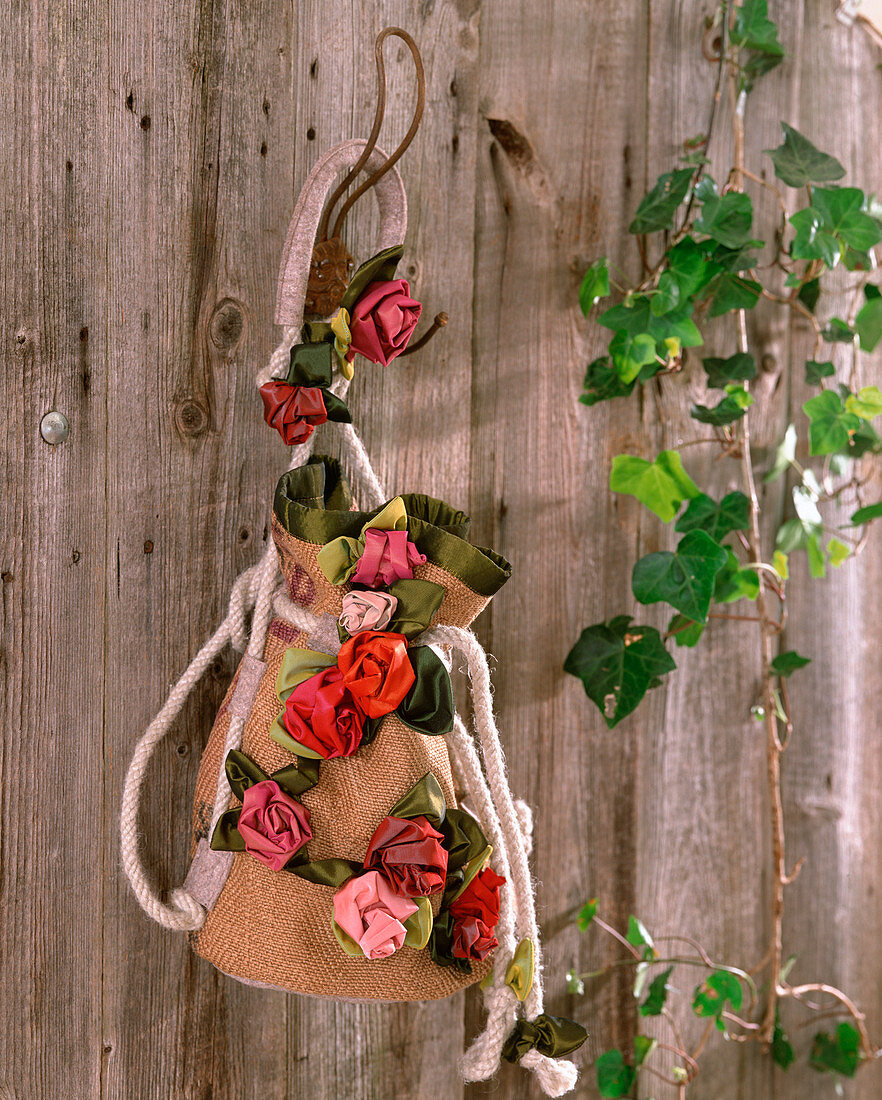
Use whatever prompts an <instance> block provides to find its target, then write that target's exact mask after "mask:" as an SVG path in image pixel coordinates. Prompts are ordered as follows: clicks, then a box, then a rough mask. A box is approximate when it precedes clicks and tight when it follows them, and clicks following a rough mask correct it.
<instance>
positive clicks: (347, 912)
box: [334, 871, 417, 959]
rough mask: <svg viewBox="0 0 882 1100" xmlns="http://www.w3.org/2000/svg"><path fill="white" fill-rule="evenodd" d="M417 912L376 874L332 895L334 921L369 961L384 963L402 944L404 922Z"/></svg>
mask: <svg viewBox="0 0 882 1100" xmlns="http://www.w3.org/2000/svg"><path fill="white" fill-rule="evenodd" d="M416 911H417V906H416V905H415V904H414V902H412V901H409V900H408V899H407V898H403V897H401V895H400V894H396V893H395V891H394V890H393V889H392V887H391V886H390V885H389V883H388V882H387V881H386V880H385V879H384V878H383V876H382V875H381V874H380V873H379V872H378V871H367V872H366V873H365V874H363V875H359V876H358V877H357V878H351V879H350V880H349V881H348V882H345V883H344V884H343V885H342V886H341V887H340V889H339V890H338V891H337V893H336V894H335V895H334V920H335V921H336V922H337V924H338V925H339V926H340V927H341V928H342V929H343V931H344V932H345V933H346V934H347V935H349V936H351V937H352V938H353V939H354V940H355V942H356V943H357V944H358V946H359V947H360V948H361V949H362V951H364V953H365V955H367V957H368V958H369V959H385V958H388V956H389V955H391V954H392V953H393V952H395V951H397V950H398V948H399V947H401V945H402V944H403V943H404V937H405V936H406V935H407V930H406V929H405V927H404V923H403V922H404V921H406V920H407V918H408V917H410V916H411V915H412V914H414V913H415V912H416Z"/></svg>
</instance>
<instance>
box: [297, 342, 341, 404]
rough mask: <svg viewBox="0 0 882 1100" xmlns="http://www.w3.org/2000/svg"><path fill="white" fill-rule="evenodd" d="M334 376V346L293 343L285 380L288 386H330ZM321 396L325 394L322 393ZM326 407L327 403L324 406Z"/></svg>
mask: <svg viewBox="0 0 882 1100" xmlns="http://www.w3.org/2000/svg"><path fill="white" fill-rule="evenodd" d="M333 377H334V348H333V345H332V344H327V343H324V342H322V343H317V344H316V343H309V344H295V345H294V347H293V348H291V362H290V366H289V367H288V375H287V378H286V381H287V383H288V385H289V386H319V387H321V388H322V389H325V388H326V387H327V386H330V384H331V381H332V379H333ZM322 396H325V395H324V394H323V395H322ZM325 408H327V405H326V406H325Z"/></svg>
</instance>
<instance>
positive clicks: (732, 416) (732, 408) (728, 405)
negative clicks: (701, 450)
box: [689, 394, 753, 428]
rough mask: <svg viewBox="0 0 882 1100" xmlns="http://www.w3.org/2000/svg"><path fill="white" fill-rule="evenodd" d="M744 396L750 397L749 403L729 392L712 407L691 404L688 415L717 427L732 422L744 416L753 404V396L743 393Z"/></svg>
mask: <svg viewBox="0 0 882 1100" xmlns="http://www.w3.org/2000/svg"><path fill="white" fill-rule="evenodd" d="M745 396H746V397H748V398H750V402H749V404H747V403H745V402H744V400H743V399H739V398H738V397H736V396H735V395H734V394H730V395H729V396H728V397H724V398H723V399H722V401H719V402H717V404H716V405H714V406H713V408H708V406H707V405H693V406H692V408H691V409H690V410H689V415H690V416H691V417H692V419H693V420H698V421H700V422H701V423H702V424H712V425H713V426H714V427H718V428H719V427H722V426H723V425H724V424H734V422H735V421H736V420H740V419H741V417H742V416H744V414H745V413H746V412H747V409H748V407H749V405H750V404H753V398H752V397H750V394H745Z"/></svg>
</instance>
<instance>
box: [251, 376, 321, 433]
mask: <svg viewBox="0 0 882 1100" xmlns="http://www.w3.org/2000/svg"><path fill="white" fill-rule="evenodd" d="M260 396H261V397H262V398H263V418H264V420H265V421H266V422H267V424H269V426H270V427H271V428H275V429H276V431H277V432H278V433H279V435H280V436H281V437H282V439H284V441H285V442H286V443H287V445H288V446H289V447H293V446H294V444H295V443H305V442H306V441H307V439H309V437H310V436H311V435H312V433H313V431H314V430H315V427H316V425H317V424H324V423H325V421H326V420H327V419H328V413H327V410H326V409H325V399H324V397H323V396H322V391H321V389H320V388H319V387H318V386H289V385H288V383H287V382H281V381H279V380H278V379H274V380H273V381H272V382H267V383H265V384H264V385H263V386H261V387H260Z"/></svg>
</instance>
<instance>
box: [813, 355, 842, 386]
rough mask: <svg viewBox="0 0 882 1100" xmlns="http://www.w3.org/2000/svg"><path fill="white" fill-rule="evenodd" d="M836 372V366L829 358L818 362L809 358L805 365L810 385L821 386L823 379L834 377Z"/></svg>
mask: <svg viewBox="0 0 882 1100" xmlns="http://www.w3.org/2000/svg"><path fill="white" fill-rule="evenodd" d="M835 373H836V368H835V367H834V366H833V364H832V363H831V362H830V361H829V360H827V361H826V362H824V363H818V362H817V361H816V360H814V359H809V360H808V362H807V363H806V365H805V380H806V382H807V383H808V385H810V386H820V385H821V380H822V379H824V378H832V377H833V375H834V374H835Z"/></svg>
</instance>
